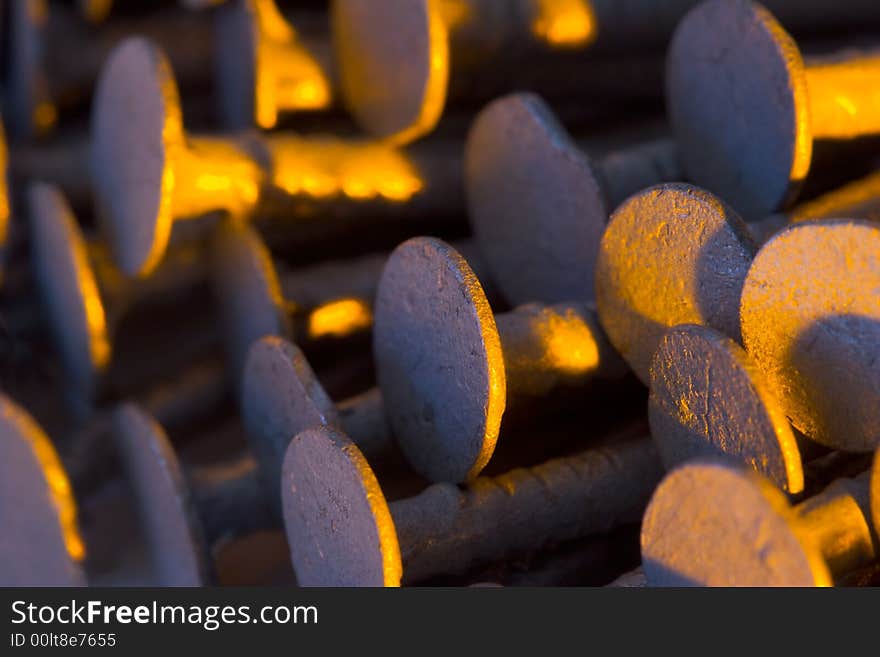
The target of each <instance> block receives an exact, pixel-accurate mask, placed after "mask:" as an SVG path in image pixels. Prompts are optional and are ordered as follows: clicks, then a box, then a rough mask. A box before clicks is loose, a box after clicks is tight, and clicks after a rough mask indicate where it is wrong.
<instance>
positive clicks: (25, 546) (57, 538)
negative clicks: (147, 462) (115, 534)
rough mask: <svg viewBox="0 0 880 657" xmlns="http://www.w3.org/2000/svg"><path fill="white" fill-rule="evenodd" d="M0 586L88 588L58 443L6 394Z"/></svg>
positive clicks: (0, 406) (0, 403)
mask: <svg viewBox="0 0 880 657" xmlns="http://www.w3.org/2000/svg"><path fill="white" fill-rule="evenodd" d="M0 464H2V465H0V467H2V473H0V527H3V531H2V532H0V585H2V586H85V583H86V581H85V576H84V574H83V572H82V569H81V568H80V565H79V562H80V561H81V560H82V558H83V557H84V556H85V547H84V546H83V543H82V539H81V538H80V535H79V530H78V528H77V521H76V503H75V502H74V499H73V491H72V489H71V487H70V482H69V480H68V479H67V474H66V473H65V471H64V468H63V467H62V465H61V461H60V460H59V458H58V455H57V454H56V453H55V448H54V447H53V446H52V442H51V441H50V440H49V438H48V437H47V436H46V434H45V433H43V430H42V429H41V428H40V426H39V425H38V424H37V423H36V421H35V420H34V419H33V418H32V417H31V416H30V414H28V413H27V412H26V411H25V410H24V409H22V408H21V407H19V406H18V405H17V404H15V403H14V402H13V401H12V400H11V399H9V398H8V397H6V396H5V395H3V394H0Z"/></svg>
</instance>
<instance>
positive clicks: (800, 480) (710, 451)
mask: <svg viewBox="0 0 880 657" xmlns="http://www.w3.org/2000/svg"><path fill="white" fill-rule="evenodd" d="M648 417H649V420H650V424H651V436H652V437H653V438H654V442H655V443H656V444H657V449H658V451H659V452H660V455H661V458H662V459H663V464H664V466H665V467H666V469H667V470H672V469H673V468H675V467H676V466H678V465H680V464H682V463H685V462H687V461H690V460H692V459H696V458H700V457H705V458H708V457H713V456H715V457H717V456H726V457H729V458H731V459H735V460H737V461H739V462H741V463H744V464H745V465H747V466H749V467H751V468H752V469H754V470H755V471H756V472H759V473H760V474H762V475H763V476H765V477H767V478H768V479H769V480H770V481H772V482H773V483H774V484H775V485H776V486H778V487H779V488H781V489H782V490H784V491H786V492H788V493H792V494H796V493H800V492H802V491H803V488H804V469H803V466H802V464H801V454H800V450H799V449H798V443H797V440H796V439H795V435H794V433H793V432H792V430H791V425H790V424H789V423H788V420H787V419H786V418H785V413H784V412H783V410H782V407H781V406H780V405H779V402H778V401H777V399H776V396H775V394H774V393H773V392H772V391H771V389H770V384H769V383H768V382H767V381H766V379H765V377H764V375H763V373H762V372H761V370H760V369H759V368H758V365H757V364H756V363H755V362H754V361H753V360H752V358H751V357H750V356H749V355H748V354H747V353H746V352H745V350H744V349H743V348H742V347H741V346H739V345H738V344H737V343H736V342H734V341H733V340H731V339H730V338H728V337H727V336H725V335H722V334H721V333H719V332H718V331H715V330H714V329H711V328H709V327H707V326H697V325H694V324H683V325H680V326H676V327H673V328H671V329H669V330H668V331H667V332H666V334H665V335H664V336H663V338H662V339H661V340H660V344H659V346H658V347H657V351H656V353H655V354H654V359H653V362H652V364H651V395H650V399H649V401H648Z"/></svg>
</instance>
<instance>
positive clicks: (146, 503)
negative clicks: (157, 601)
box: [113, 404, 208, 586]
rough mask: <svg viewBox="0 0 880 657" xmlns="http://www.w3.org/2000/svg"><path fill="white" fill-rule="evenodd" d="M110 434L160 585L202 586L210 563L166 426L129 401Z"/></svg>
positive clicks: (118, 412)
mask: <svg viewBox="0 0 880 657" xmlns="http://www.w3.org/2000/svg"><path fill="white" fill-rule="evenodd" d="M113 425H114V435H115V438H116V446H117V449H118V450H119V454H120V459H121V461H122V462H123V464H124V466H125V470H126V474H127V480H128V481H129V483H130V485H131V487H132V491H133V493H134V497H135V501H136V503H137V505H138V512H139V514H140V516H141V518H142V519H143V523H144V529H145V534H146V536H145V539H146V541H147V542H148V543H149V544H150V548H151V549H150V554H151V555H153V558H154V559H155V567H156V569H157V573H156V575H157V576H158V579H159V582H158V584H159V585H164V583H165V582H174V583H175V584H176V585H184V586H201V585H203V584H204V583H205V582H207V581H208V564H207V563H206V561H205V555H206V551H205V549H204V547H203V539H202V535H201V525H200V524H199V520H198V518H197V516H196V514H195V510H194V508H193V506H192V502H191V500H190V495H189V488H188V486H187V484H186V481H185V479H184V475H183V472H182V471H181V469H180V463H179V461H178V459H177V455H176V454H175V453H174V448H173V447H172V446H171V443H170V442H169V440H168V437H167V436H166V435H165V432H164V430H163V429H162V428H161V427H160V426H159V425H158V424H157V423H156V422H155V421H154V420H153V419H152V418H150V417H149V416H148V415H146V414H145V413H144V412H143V411H141V410H140V409H139V408H137V407H136V406H135V405H133V404H124V405H122V406H120V407H118V408H117V409H116V410H115V411H114V415H113Z"/></svg>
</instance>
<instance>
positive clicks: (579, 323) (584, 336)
mask: <svg viewBox="0 0 880 657" xmlns="http://www.w3.org/2000/svg"><path fill="white" fill-rule="evenodd" d="M534 327H535V331H536V333H537V334H538V336H540V338H541V339H542V340H543V342H544V353H545V358H546V360H547V363H548V364H549V365H551V366H552V367H554V368H555V369H556V370H558V371H560V372H562V373H564V374H567V375H577V374H584V373H586V372H590V371H592V370H595V369H596V368H597V367H598V366H599V346H598V345H597V344H596V337H595V336H594V335H593V329H592V327H590V326H589V325H588V324H587V323H586V322H585V321H584V320H583V318H582V317H581V316H580V315H578V314H577V313H575V312H574V311H573V310H572V309H566V311H565V313H564V314H559V313H555V312H549V311H548V312H546V313H543V314H542V315H541V317H540V319H539V320H538V321H537V322H536V323H535V324H534Z"/></svg>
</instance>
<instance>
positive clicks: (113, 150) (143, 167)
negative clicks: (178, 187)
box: [92, 38, 183, 275]
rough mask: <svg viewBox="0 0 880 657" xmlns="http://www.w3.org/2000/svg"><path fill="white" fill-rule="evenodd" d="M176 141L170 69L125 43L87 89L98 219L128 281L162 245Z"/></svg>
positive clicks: (139, 45) (143, 44) (142, 43)
mask: <svg viewBox="0 0 880 657" xmlns="http://www.w3.org/2000/svg"><path fill="white" fill-rule="evenodd" d="M182 136H183V123H182V117H181V114H180V101H179V98H178V93H177V86H176V83H175V81H174V77H173V73H172V72H171V69H170V65H169V64H168V62H167V60H166V59H165V57H164V55H163V54H162V53H161V52H160V51H159V50H158V48H156V47H155V46H154V45H152V44H151V43H150V42H148V41H147V40H145V39H141V38H131V39H126V40H125V42H124V43H123V44H122V45H120V46H118V47H117V48H116V49H115V50H114V51H113V52H112V53H111V54H110V56H109V57H108V59H107V61H106V63H105V64H104V67H103V70H102V73H101V77H100V79H99V81H98V85H97V89H96V91H95V96H94V100H93V109H92V168H93V180H94V184H95V196H96V204H97V212H98V218H99V219H100V220H101V224H102V229H103V230H104V234H105V235H106V236H107V239H108V242H109V245H110V248H111V250H112V252H113V256H114V261H115V262H117V263H118V265H119V267H120V269H122V270H123V271H124V272H125V273H127V274H129V275H134V274H138V273H140V272H141V271H144V270H147V269H149V268H150V267H151V266H152V265H153V264H154V261H155V260H156V259H158V258H159V257H160V254H161V253H162V252H163V251H164V248H165V246H166V245H167V243H168V239H169V237H170V234H171V222H172V217H171V201H172V195H173V190H174V186H175V182H177V183H178V184H179V182H180V181H175V177H174V175H172V173H171V172H172V170H173V166H172V160H173V158H174V155H175V154H174V152H173V151H174V148H175V147H176V146H177V145H178V142H180V143H181V144H182ZM182 173H183V172H182Z"/></svg>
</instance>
